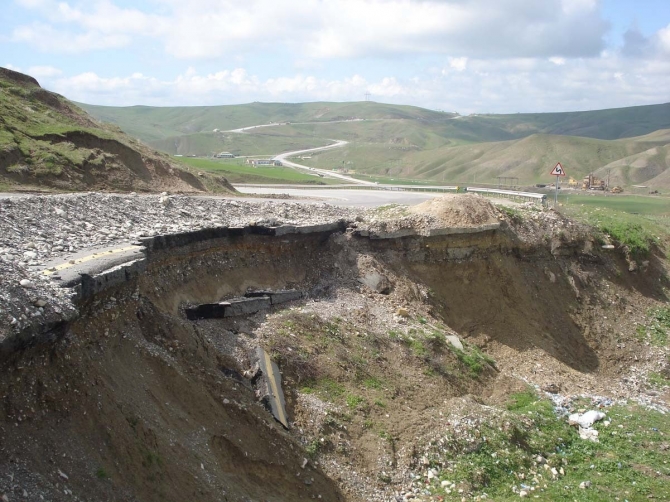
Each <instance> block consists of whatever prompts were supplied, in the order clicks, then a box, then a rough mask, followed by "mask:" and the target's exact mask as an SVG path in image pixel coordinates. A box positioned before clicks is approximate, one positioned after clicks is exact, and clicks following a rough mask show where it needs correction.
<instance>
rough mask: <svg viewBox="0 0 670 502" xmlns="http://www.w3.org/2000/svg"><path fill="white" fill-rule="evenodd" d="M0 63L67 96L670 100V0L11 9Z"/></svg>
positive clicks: (572, 102) (163, 100) (237, 0)
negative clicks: (28, 75)
mask: <svg viewBox="0 0 670 502" xmlns="http://www.w3.org/2000/svg"><path fill="white" fill-rule="evenodd" d="M0 12H1V13H2V16H1V18H2V20H3V22H2V23H1V26H0V66H5V67H7V68H11V69H14V70H17V71H21V72H24V73H28V74H30V75H32V76H34V77H35V78H37V79H38V80H39V82H40V84H41V85H42V86H43V87H45V88H47V89H49V90H52V91H55V92H58V93H60V94H63V95H64V96H66V97H67V98H69V99H72V100H75V101H80V102H85V103H92V104H101V105H113V106H131V105H152V106H178V105H180V106H181V105H188V106H192V105H224V104H237V103H249V102H253V101H262V102H293V103H294V102H307V101H363V100H364V99H366V94H369V99H370V100H372V101H377V102H384V103H395V104H407V105H414V106H421V107H424V108H430V109H434V110H443V111H449V112H458V113H461V114H470V113H517V112H550V111H556V112H560V111H575V110H594V109H603V108H618V107H625V106H635V105H645V104H656V103H666V102H669V101H670V0H637V1H634V0H626V1H624V0H63V1H60V0H0Z"/></svg>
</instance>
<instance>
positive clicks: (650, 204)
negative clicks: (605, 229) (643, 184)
mask: <svg viewBox="0 0 670 502" xmlns="http://www.w3.org/2000/svg"><path fill="white" fill-rule="evenodd" d="M558 201H559V203H562V204H564V205H569V206H574V205H579V206H584V207H585V208H596V207H600V208H605V209H613V210H615V211H620V212H623V213H630V214H641V215H647V216H652V215H653V216H670V198H669V197H650V196H645V195H585V194H574V195H573V194H560V195H559V196H558Z"/></svg>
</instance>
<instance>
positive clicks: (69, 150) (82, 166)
mask: <svg viewBox="0 0 670 502" xmlns="http://www.w3.org/2000/svg"><path fill="white" fill-rule="evenodd" d="M0 185H2V186H3V188H9V187H13V186H29V187H49V188H55V189H60V190H88V189H95V190H127V191H131V190H138V191H163V190H169V191H185V192H195V191H198V192H199V191H207V190H216V191H229V192H232V191H233V189H232V187H231V186H230V185H229V184H228V183H226V182H225V180H224V179H223V178H210V177H209V176H197V175H195V174H194V173H193V172H191V170H190V169H189V168H188V167H186V166H182V165H178V164H177V163H175V162H174V161H173V160H171V159H170V158H169V157H168V156H167V155H165V154H161V153H158V152H156V151H154V150H152V149H150V148H148V147H146V146H145V145H143V144H142V143H140V142H139V141H137V140H134V139H132V138H130V137H129V136H127V135H126V134H124V133H122V132H121V131H120V130H119V129H118V128H114V127H110V126H102V125H100V124H99V123H97V122H96V121H95V120H94V119H92V118H91V117H89V116H88V115H87V114H86V113H85V112H84V111H82V110H81V109H79V108H78V107H76V106H75V105H73V104H72V103H70V102H69V101H67V100H66V99H65V98H63V97H62V96H59V95H57V94H54V93H52V92H49V91H47V90H45V89H42V88H41V87H40V85H39V83H38V82H37V81H36V80H35V79H33V78H32V77H29V76H27V75H23V74H21V73H17V72H14V71H12V70H7V69H4V68H0Z"/></svg>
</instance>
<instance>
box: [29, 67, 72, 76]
mask: <svg viewBox="0 0 670 502" xmlns="http://www.w3.org/2000/svg"><path fill="white" fill-rule="evenodd" d="M27 73H28V75H30V76H31V77H35V78H43V77H56V76H58V75H60V74H62V73H63V72H62V71H61V70H59V69H58V68H54V67H53V66H31V67H30V68H28V70H27Z"/></svg>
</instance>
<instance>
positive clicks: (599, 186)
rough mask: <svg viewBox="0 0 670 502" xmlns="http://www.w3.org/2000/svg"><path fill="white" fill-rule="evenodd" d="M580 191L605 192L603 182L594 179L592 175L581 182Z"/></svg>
mask: <svg viewBox="0 0 670 502" xmlns="http://www.w3.org/2000/svg"><path fill="white" fill-rule="evenodd" d="M582 190H603V191H604V190H605V180H601V179H599V178H596V177H595V176H594V175H593V174H589V175H588V176H586V177H584V179H583V180H582Z"/></svg>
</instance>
